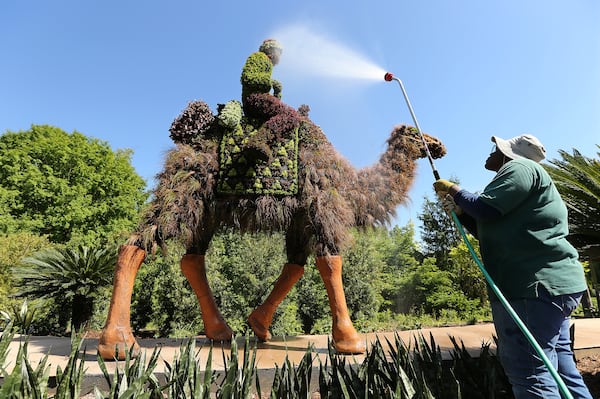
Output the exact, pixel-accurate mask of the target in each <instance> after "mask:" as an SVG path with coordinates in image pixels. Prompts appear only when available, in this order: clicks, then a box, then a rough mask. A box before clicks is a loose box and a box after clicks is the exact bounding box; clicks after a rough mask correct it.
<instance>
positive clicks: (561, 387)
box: [383, 72, 573, 399]
mask: <svg viewBox="0 0 600 399" xmlns="http://www.w3.org/2000/svg"><path fill="white" fill-rule="evenodd" d="M383 78H384V80H385V81H386V82H391V81H392V80H395V81H397V82H398V84H399V85H400V90H402V95H403V96H404V100H405V101H406V105H407V106H408V110H409V111H410V115H411V116H412V119H413V122H414V123H415V127H416V128H417V131H418V132H419V136H420V137H421V141H422V142H423V146H424V147H425V152H426V154H427V158H428V159H429V163H430V164H431V169H432V170H433V177H435V179H436V180H439V179H440V174H439V172H438V170H437V169H436V167H435V164H434V163H433V157H432V156H431V152H429V147H428V146H427V142H426V141H425V136H423V133H422V131H421V128H420V126H419V122H417V117H416V116H415V112H414V111H413V108H412V105H410V100H409V99H408V95H407V94H406V90H405V89H404V84H403V83H402V81H401V80H400V79H398V78H397V77H395V76H394V75H393V74H392V73H390V72H387V73H386V74H385V75H384V77H383ZM451 215H452V219H453V220H454V223H455V224H456V227H457V228H458V231H459V232H460V235H461V236H462V238H463V241H464V242H465V245H466V246H467V248H468V249H469V252H470V253H471V257H472V258H473V260H474V261H475V263H477V266H478V267H479V270H481V272H482V273H483V275H484V277H485V279H486V280H487V282H488V284H489V286H490V288H491V289H492V291H493V292H494V294H495V295H496V296H497V297H498V299H499V300H500V303H502V305H503V306H504V308H505V309H506V311H507V312H508V314H509V315H510V316H511V317H512V319H513V320H514V321H515V323H516V324H517V326H519V329H520V330H521V331H522V332H523V334H524V335H525V337H526V338H527V340H528V341H529V343H530V344H531V346H532V347H533V348H534V349H535V351H536V352H537V354H538V355H539V356H540V358H541V359H542V361H543V362H544V365H546V367H547V368H548V370H549V371H550V374H551V375H552V378H554V380H555V381H556V384H557V385H558V388H559V390H560V391H561V393H562V394H563V396H564V397H565V398H566V399H573V395H571V392H569V388H567V386H566V385H565V382H564V381H563V379H562V378H561V377H560V375H559V374H558V372H557V371H556V369H555V368H554V366H553V365H552V363H551V362H550V359H548V356H546V354H545V353H544V350H543V349H542V347H541V346H540V345H539V344H538V342H537V341H536V339H535V337H534V336H533V335H532V334H531V331H529V329H528V328H527V326H526V325H525V323H523V321H522V320H521V318H520V317H519V315H518V314H517V312H515V310H514V309H513V307H512V306H510V303H508V300H507V299H506V298H505V297H504V294H502V292H501V291H500V289H499V288H498V286H497V285H496V284H495V283H494V280H493V279H492V277H491V276H490V275H489V273H488V272H487V270H486V269H485V266H484V265H483V262H482V261H481V260H480V259H479V256H477V253H476V252H475V249H473V246H472V245H471V242H470V241H469V239H468V238H467V234H466V233H465V229H464V228H463V226H462V224H461V223H460V220H458V216H456V213H455V212H454V211H453V212H451Z"/></svg>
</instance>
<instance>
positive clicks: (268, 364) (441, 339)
mask: <svg viewBox="0 0 600 399" xmlns="http://www.w3.org/2000/svg"><path fill="white" fill-rule="evenodd" d="M574 325H575V339H574V348H575V352H576V355H577V356H583V355H586V354H591V353H594V354H598V353H600V319H577V320H575V321H574ZM396 334H397V336H398V337H400V338H401V339H402V341H403V342H404V343H405V345H414V342H415V339H418V338H419V336H420V335H422V336H423V337H424V338H425V339H426V340H427V341H428V342H429V339H430V334H431V336H433V339H434V340H435V343H436V344H437V345H438V346H439V347H440V350H441V352H442V355H443V356H444V357H445V358H447V359H450V353H451V352H452V350H453V348H454V347H453V344H452V341H451V340H450V337H454V338H456V340H457V341H458V342H459V343H460V342H461V341H462V343H464V345H465V348H466V349H467V350H469V352H470V353H471V354H472V355H474V356H477V355H478V354H479V352H480V350H481V346H482V344H483V343H486V344H489V345H490V346H491V348H492V349H495V346H494V345H493V336H494V334H495V330H494V326H493V324H491V323H486V324H478V325H471V326H461V327H443V328H426V329H421V330H412V331H399V332H388V333H378V334H363V335H362V336H363V337H364V339H365V342H366V343H367V348H370V347H371V344H372V343H373V342H375V340H377V339H379V340H380V342H381V343H382V344H383V346H384V348H386V350H387V343H386V342H387V341H386V339H387V340H389V341H390V342H391V343H392V344H394V342H395V339H396ZM328 339H329V337H328V336H327V335H303V336H294V337H285V338H284V337H275V338H274V339H273V340H272V341H270V342H268V343H257V347H258V351H257V367H258V370H272V369H274V368H275V367H276V366H282V365H283V363H284V361H285V358H286V357H287V359H289V361H290V363H291V364H292V365H298V364H299V363H300V360H301V359H302V357H303V356H304V354H305V353H306V351H307V349H308V348H309V346H311V345H312V346H313V353H314V354H315V356H318V357H319V358H320V359H321V360H322V362H323V363H324V362H325V359H326V358H327V356H328V349H327V343H328ZM22 340H23V337H18V336H16V337H15V338H14V339H13V341H12V343H11V344H10V353H9V357H8V359H7V362H8V364H7V365H6V366H8V368H7V370H9V371H10V370H12V368H13V366H14V356H15V355H16V353H17V351H18V348H19V345H20V344H21V341H22ZM244 340H245V339H244V338H238V340H237V341H236V342H237V343H238V347H243V344H244ZM185 342H186V340H184V339H168V338H166V339H141V340H139V341H138V343H139V344H140V346H141V347H142V351H145V352H146V355H147V357H150V355H151V354H152V352H153V350H154V348H157V347H159V348H160V349H161V350H160V359H161V360H160V361H159V363H158V366H157V368H156V370H155V372H156V373H163V372H164V362H165V361H166V362H169V363H172V361H173V359H174V357H175V356H176V355H177V354H179V353H180V352H181V345H183V344H184V343H185ZM255 343H256V341H255V340H254V338H251V344H255ZM97 345H98V340H97V339H92V338H86V339H84V342H83V345H82V351H83V348H85V351H84V356H83V358H84V359H85V367H86V369H87V371H86V378H87V379H88V381H87V384H88V385H90V384H91V385H93V384H96V383H97V382H98V381H100V382H101V381H102V377H101V376H102V372H101V371H100V368H99V366H98V362H97V360H96V350H97ZM209 348H210V341H209V340H207V339H206V337H204V336H198V337H196V350H197V351H199V355H198V359H199V362H200V364H201V365H204V364H206V361H207V359H208V356H207V355H208V351H209ZM223 349H224V353H225V357H226V358H229V356H230V345H229V344H227V345H225V346H224V347H223ZM70 350H71V342H70V339H69V338H56V337H39V336H32V337H29V344H28V353H29V360H30V361H31V363H32V365H33V366H34V367H35V366H36V365H37V364H38V362H39V360H40V359H41V358H43V357H44V356H45V355H46V354H48V360H47V364H48V365H50V375H51V376H53V375H55V374H56V367H57V366H60V367H61V368H62V369H63V370H64V368H65V365H66V361H67V359H68V357H69V353H70ZM239 352H240V359H241V353H242V349H239ZM353 359H355V360H356V361H357V362H359V363H360V362H362V360H363V359H364V355H355V356H353V357H349V358H348V362H349V363H350V364H352V363H353ZM240 362H241V360H240ZM106 364H107V367H108V370H109V372H111V373H112V372H113V371H114V368H115V367H116V365H117V362H114V361H108V362H106ZM120 364H121V365H122V362H120ZM313 365H314V366H315V367H318V365H319V362H318V361H317V360H316V359H315V361H314V362H313ZM212 368H213V370H222V369H223V368H224V364H223V355H222V352H221V346H220V344H215V347H214V348H213V359H212Z"/></svg>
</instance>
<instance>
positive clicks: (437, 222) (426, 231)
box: [418, 197, 460, 270]
mask: <svg viewBox="0 0 600 399" xmlns="http://www.w3.org/2000/svg"><path fill="white" fill-rule="evenodd" d="M418 218H419V220H420V221H421V222H422V223H423V224H422V226H421V240H423V244H424V248H423V252H424V253H425V256H433V257H434V258H435V259H436V264H437V265H438V267H439V268H440V269H442V270H445V269H447V268H449V267H450V265H449V258H448V256H449V254H450V250H451V249H452V248H453V247H455V246H456V245H457V244H458V243H459V242H460V236H459V235H458V231H457V229H456V226H455V224H454V221H453V220H452V218H451V217H450V216H449V215H448V214H447V213H446V211H445V210H444V208H443V207H442V204H441V201H439V200H437V201H431V200H430V199H429V198H427V197H425V198H424V202H423V212H422V213H421V214H420V215H419V216H418Z"/></svg>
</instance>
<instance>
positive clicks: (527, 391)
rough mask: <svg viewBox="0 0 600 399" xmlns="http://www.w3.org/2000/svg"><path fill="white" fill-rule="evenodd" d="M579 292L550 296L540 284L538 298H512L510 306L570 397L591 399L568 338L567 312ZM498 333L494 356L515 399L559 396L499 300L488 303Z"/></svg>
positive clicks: (545, 369)
mask: <svg viewBox="0 0 600 399" xmlns="http://www.w3.org/2000/svg"><path fill="white" fill-rule="evenodd" d="M581 296H582V293H577V294H571V295H560V296H551V295H550V294H549V293H548V291H547V290H546V289H545V288H543V287H542V286H541V285H540V288H539V296H538V298H527V299H512V300H509V303H510V305H511V306H512V308H513V309H514V310H515V312H516V313H517V314H518V315H519V318H520V319H521V321H523V323H524V324H525V325H526V326H527V329H528V330H529V331H530V332H531V334H532V335H533V337H535V339H536V341H537V342H538V344H539V345H540V347H541V348H542V349H543V350H544V353H545V354H546V356H547V357H548V359H549V360H550V362H551V363H552V365H553V366H554V368H555V370H557V371H558V374H559V375H560V377H561V378H562V380H563V381H564V383H565V385H566V386H567V387H568V389H569V391H570V392H571V395H572V396H573V398H585V399H592V395H591V394H590V391H589V390H588V388H587V387H586V386H585V383H584V382H583V378H581V374H580V373H579V371H578V370H577V367H576V365H575V360H574V358H573V352H572V351H571V337H570V335H569V321H570V315H571V313H572V312H573V310H575V308H576V307H577V305H579V301H580V300H581ZM491 305H492V315H493V317H494V325H495V327H496V334H497V336H498V355H499V358H500V362H501V363H502V367H503V368H504V372H505V373H506V375H507V377H508V379H509V381H510V383H511V385H512V389H513V394H514V395H515V398H516V399H524V398H544V399H554V398H556V399H560V398H561V395H560V390H559V388H558V384H557V383H556V381H555V380H554V378H553V377H552V375H551V374H550V372H549V371H548V369H547V367H546V366H545V365H544V362H543V361H542V360H541V358H540V357H539V356H538V355H537V353H536V351H535V349H534V348H533V347H532V346H531V344H530V343H529V341H528V340H527V338H526V337H525V335H524V334H523V332H522V331H521V329H520V328H519V327H518V326H517V324H516V323H515V322H514V320H513V319H512V317H511V316H510V314H509V313H508V312H507V311H506V309H505V308H504V306H503V305H502V304H501V303H500V302H499V301H493V302H492V304H491Z"/></svg>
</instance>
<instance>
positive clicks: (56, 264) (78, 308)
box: [13, 246, 116, 330]
mask: <svg viewBox="0 0 600 399" xmlns="http://www.w3.org/2000/svg"><path fill="white" fill-rule="evenodd" d="M115 263H116V251H115V250H114V249H113V248H102V249H90V248H87V247H81V246H80V247H78V248H77V249H47V250H43V251H41V252H38V253H36V254H34V255H33V256H31V257H27V258H25V259H23V261H22V265H21V266H18V267H16V268H14V269H13V274H14V277H15V278H16V279H17V284H18V287H19V291H18V292H17V295H18V296H20V297H27V298H35V299H51V300H54V303H55V305H56V306H57V308H56V309H57V311H60V309H69V311H70V320H71V328H72V329H76V330H79V329H80V328H83V327H85V326H86V325H87V323H88V322H89V321H90V319H91V318H92V315H93V313H94V302H95V299H96V296H97V295H98V293H99V292H100V289H101V288H102V287H105V286H109V285H110V284H111V283H112V277H113V271H114V265H115ZM65 327H66V326H65Z"/></svg>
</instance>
